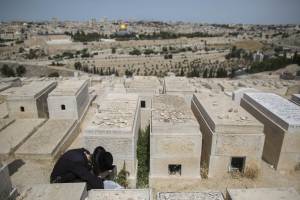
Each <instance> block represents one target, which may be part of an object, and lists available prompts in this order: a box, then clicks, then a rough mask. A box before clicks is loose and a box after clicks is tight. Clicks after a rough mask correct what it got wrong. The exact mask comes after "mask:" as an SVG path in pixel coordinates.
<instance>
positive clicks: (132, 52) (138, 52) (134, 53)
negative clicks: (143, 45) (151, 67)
mask: <svg viewBox="0 0 300 200" xmlns="http://www.w3.org/2000/svg"><path fill="white" fill-rule="evenodd" d="M129 54H130V55H137V56H139V55H141V54H142V53H141V51H140V50H139V49H133V50H132V51H130V52H129Z"/></svg>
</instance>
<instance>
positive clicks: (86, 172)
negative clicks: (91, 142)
mask: <svg viewBox="0 0 300 200" xmlns="http://www.w3.org/2000/svg"><path fill="white" fill-rule="evenodd" d="M85 153H87V154H90V152H89V151H88V150H86V149H84V148H81V149H72V150H69V151H67V152H65V153H64V154H63V155H62V156H61V157H60V158H59V160H58V161H57V162H56V164H55V166H54V168H53V171H52V173H51V176H50V182H51V183H72V182H86V183H87V188H88V189H103V180H102V179H101V178H99V177H97V176H96V175H94V174H93V173H92V165H91V163H90V162H89V161H88V159H87V156H86V155H85Z"/></svg>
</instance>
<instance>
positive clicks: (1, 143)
mask: <svg viewBox="0 0 300 200" xmlns="http://www.w3.org/2000/svg"><path fill="white" fill-rule="evenodd" d="M45 121H46V119H17V120H16V121H15V122H14V123H13V124H11V125H10V126H8V127H6V128H5V129H3V130H2V131H1V132H0V138H1V140H0V157H2V158H3V157H4V158H5V157H8V156H9V155H10V154H12V153H14V152H15V151H16V150H17V149H18V148H19V147H20V146H21V145H22V144H23V143H24V142H25V141H26V140H27V139H28V138H29V137H30V136H31V135H32V134H33V133H34V132H35V131H36V130H37V129H38V127H40V126H41V125H42V124H43V123H44V122H45Z"/></svg>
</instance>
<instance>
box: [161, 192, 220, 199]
mask: <svg viewBox="0 0 300 200" xmlns="http://www.w3.org/2000/svg"><path fill="white" fill-rule="evenodd" d="M157 200H224V198H223V195H222V193H221V192H213V191H211V192H160V193H157Z"/></svg>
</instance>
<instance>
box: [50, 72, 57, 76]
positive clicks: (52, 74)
mask: <svg viewBox="0 0 300 200" xmlns="http://www.w3.org/2000/svg"><path fill="white" fill-rule="evenodd" d="M48 77H59V73H58V72H53V73H51V74H49V75H48Z"/></svg>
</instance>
